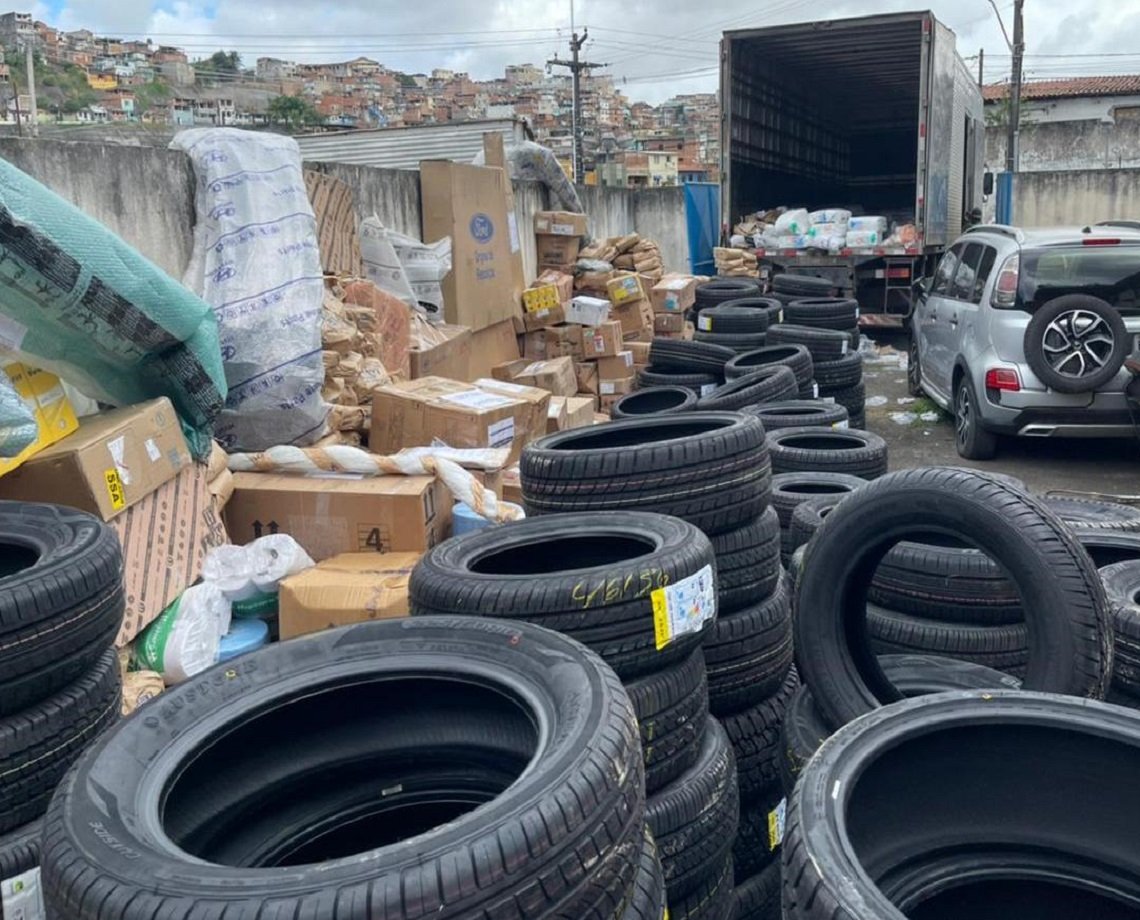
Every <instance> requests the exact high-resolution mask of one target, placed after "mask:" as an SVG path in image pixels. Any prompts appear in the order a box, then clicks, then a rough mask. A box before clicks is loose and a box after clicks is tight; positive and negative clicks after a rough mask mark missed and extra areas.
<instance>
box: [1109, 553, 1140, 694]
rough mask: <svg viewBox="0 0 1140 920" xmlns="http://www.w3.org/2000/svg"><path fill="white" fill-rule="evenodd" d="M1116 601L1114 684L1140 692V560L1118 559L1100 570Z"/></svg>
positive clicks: (1110, 598)
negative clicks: (1126, 560) (1127, 560)
mask: <svg viewBox="0 0 1140 920" xmlns="http://www.w3.org/2000/svg"><path fill="white" fill-rule="evenodd" d="M1100 577H1101V580H1102V581H1103V582H1104V590H1105V593H1106V594H1107V595H1108V600H1109V603H1110V604H1111V605H1112V619H1113V631H1114V633H1115V636H1116V649H1115V657H1114V659H1113V672H1112V684H1113V687H1115V688H1116V689H1117V690H1118V691H1122V692H1124V693H1128V694H1132V695H1133V696H1140V562H1117V563H1115V564H1113V565H1109V566H1106V567H1105V568H1102V569H1101V570H1100Z"/></svg>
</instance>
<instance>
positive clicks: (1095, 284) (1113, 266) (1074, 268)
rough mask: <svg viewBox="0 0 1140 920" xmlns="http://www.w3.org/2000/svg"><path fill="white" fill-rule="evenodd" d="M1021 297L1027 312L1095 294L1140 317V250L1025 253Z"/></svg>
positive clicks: (1083, 248)
mask: <svg viewBox="0 0 1140 920" xmlns="http://www.w3.org/2000/svg"><path fill="white" fill-rule="evenodd" d="M1018 293H1019V295H1020V299H1021V303H1022V305H1023V306H1024V308H1025V309H1027V310H1033V309H1035V308H1036V307H1039V306H1041V305H1042V304H1043V303H1045V302H1046V301H1050V300H1053V299H1054V298H1056V297H1061V296H1062V295H1064V294H1092V295H1093V296H1094V297H1099V298H1101V299H1102V300H1106V301H1108V302H1109V303H1110V304H1112V305H1113V306H1114V307H1116V308H1117V309H1118V310H1119V311H1120V312H1121V313H1122V314H1124V315H1126V316H1128V315H1131V316H1140V246H1074V247H1056V248H1049V249H1038V250H1032V249H1031V250H1025V251H1024V252H1022V254H1021V286H1020V290H1019V291H1018Z"/></svg>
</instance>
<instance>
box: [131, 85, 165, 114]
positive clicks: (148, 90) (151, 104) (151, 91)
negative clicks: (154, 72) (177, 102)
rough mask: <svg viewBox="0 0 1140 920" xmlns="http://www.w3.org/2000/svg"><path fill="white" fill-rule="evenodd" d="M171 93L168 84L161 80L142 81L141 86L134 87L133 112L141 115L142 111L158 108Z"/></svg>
mask: <svg viewBox="0 0 1140 920" xmlns="http://www.w3.org/2000/svg"><path fill="white" fill-rule="evenodd" d="M171 95H173V93H172V91H171V89H170V87H169V86H167V85H166V84H165V83H163V82H162V81H161V80H155V81H153V82H152V83H144V84H143V85H142V86H136V87H135V112H136V113H137V114H139V115H142V114H143V112H146V111H149V110H150V109H153V108H159V107H161V106H164V105H166V103H167V102H169V101H170V97H171Z"/></svg>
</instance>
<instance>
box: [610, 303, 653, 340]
mask: <svg viewBox="0 0 1140 920" xmlns="http://www.w3.org/2000/svg"><path fill="white" fill-rule="evenodd" d="M653 315H654V314H653V308H652V307H651V306H650V305H649V301H648V300H637V301H626V302H625V303H622V304H615V305H614V307H613V309H612V310H611V311H610V318H611V319H615V320H617V321H618V322H619V323H621V331H622V335H623V336H624V335H629V334H632V333H640V332H641V331H642V330H644V329H651V328H652V327H653ZM658 315H660V314H658Z"/></svg>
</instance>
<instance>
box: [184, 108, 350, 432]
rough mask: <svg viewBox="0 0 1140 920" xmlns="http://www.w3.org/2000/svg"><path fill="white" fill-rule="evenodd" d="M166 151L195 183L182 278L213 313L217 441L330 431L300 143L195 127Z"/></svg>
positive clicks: (316, 261) (320, 281)
mask: <svg viewBox="0 0 1140 920" xmlns="http://www.w3.org/2000/svg"><path fill="white" fill-rule="evenodd" d="M171 146H172V147H174V148H175V149H178V150H182V151H185V153H186V154H187V155H188V156H189V157H190V162H191V163H192V164H193V167H194V174H195V177H196V179H197V193H196V199H195V207H196V210H197V218H198V219H197V224H196V226H195V227H194V251H193V253H192V255H191V258H190V265H189V267H188V268H187V270H186V277H185V281H186V284H187V286H188V287H190V288H192V289H193V290H195V291H196V292H198V293H199V294H201V295H202V297H203V298H204V299H205V300H206V302H207V303H209V304H210V305H211V306H212V307H213V309H214V315H215V316H216V317H217V321H218V327H219V331H220V339H221V349H222V361H223V363H224V366H225V373H226V380H227V382H228V384H229V396H228V397H227V399H226V405H225V408H224V409H223V410H222V413H221V415H220V416H219V417H218V421H217V425H216V437H217V439H218V440H219V441H220V442H221V443H222V444H223V446H225V448H226V449H227V450H262V449H264V448H266V447H272V446H274V445H276V444H311V443H313V442H314V441H316V440H318V439H319V438H321V437H322V436H323V435H324V433H325V431H326V430H327V427H326V417H327V415H328V406H327V405H326V404H325V402H324V400H323V399H322V398H321V385H322V383H323V382H324V369H323V367H322V365H321V333H320V317H321V304H322V301H323V299H324V277H323V274H322V271H321V260H320V249H319V245H318V242H317V225H316V218H315V217H314V215H313V207H312V205H311V204H310V203H309V196H308V192H307V191H306V189H305V181H304V178H303V175H302V172H301V152H300V149H299V148H298V147H297V142H296V141H294V140H293V139H292V138H289V137H282V136H280V135H277V134H267V133H261V132H252V131H240V130H237V129H234V128H196V129H192V130H189V131H182V132H180V133H179V134H177V135H176V136H175V138H174V140H173V142H172V143H171Z"/></svg>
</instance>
